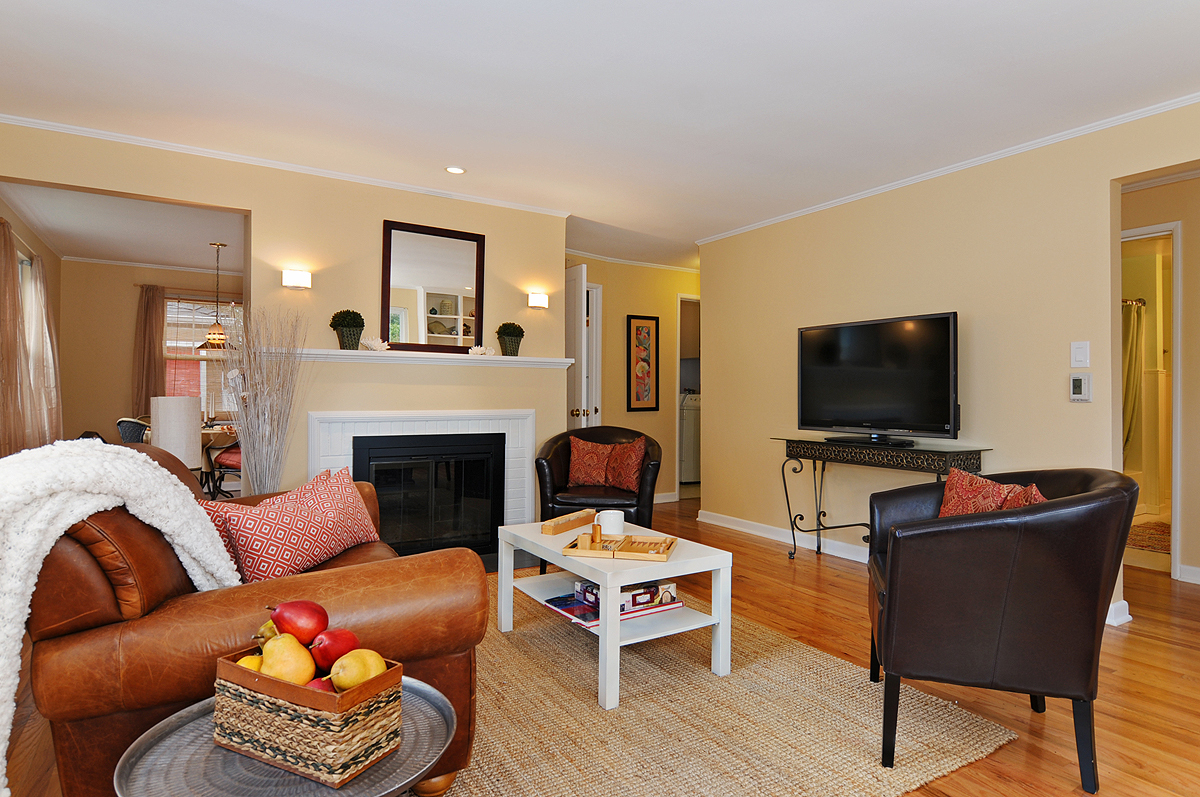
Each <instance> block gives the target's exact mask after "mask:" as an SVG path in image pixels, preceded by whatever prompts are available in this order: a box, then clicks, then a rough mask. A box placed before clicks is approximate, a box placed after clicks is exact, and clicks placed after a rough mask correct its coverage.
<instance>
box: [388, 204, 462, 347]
mask: <svg viewBox="0 0 1200 797" xmlns="http://www.w3.org/2000/svg"><path fill="white" fill-rule="evenodd" d="M381 294H382V301H381V309H382V312H381V314H380V318H381V319H382V323H381V325H380V326H381V329H380V333H379V337H381V338H382V339H383V340H385V341H387V344H388V348H390V349H397V350H402V351H442V352H455V353H464V354H465V353H466V352H467V350H468V349H469V348H470V347H471V346H478V345H480V342H481V341H482V340H483V332H482V328H481V325H482V324H483V235H482V233H474V232H462V231H461V230H446V229H443V228H441V227H427V226H425V225H423V224H409V223H407V222H403V221H385V222H384V223H383V282H382V290H381Z"/></svg>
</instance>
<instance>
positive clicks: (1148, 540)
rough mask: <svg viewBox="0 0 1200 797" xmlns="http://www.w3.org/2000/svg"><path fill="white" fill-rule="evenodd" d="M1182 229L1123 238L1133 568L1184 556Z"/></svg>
mask: <svg viewBox="0 0 1200 797" xmlns="http://www.w3.org/2000/svg"><path fill="white" fill-rule="evenodd" d="M1179 226H1180V225H1179V224H1178V223H1175V224H1167V225H1156V226H1154V227H1145V228H1140V229H1136V230H1127V231H1125V232H1123V233H1122V235H1121V332H1122V337H1121V340H1122V351H1121V366H1122V368H1121V397H1122V398H1121V408H1122V443H1123V450H1122V455H1123V456H1122V461H1123V469H1124V471H1125V473H1126V475H1128V476H1130V477H1131V478H1133V479H1134V480H1136V481H1137V483H1138V486H1139V488H1140V490H1139V496H1138V507H1137V514H1136V515H1135V517H1134V520H1133V528H1132V530H1131V531H1130V536H1129V542H1128V545H1127V547H1126V555H1125V562H1126V564H1130V565H1134V566H1136V567H1145V568H1149V569H1153V570H1160V571H1164V572H1171V571H1172V569H1173V567H1172V564H1173V560H1174V559H1175V557H1176V555H1177V552H1178V530H1177V529H1175V528H1174V527H1173V524H1172V511H1171V501H1172V497H1173V494H1174V488H1175V485H1174V482H1175V474H1176V472H1177V468H1178V464H1177V462H1176V457H1175V452H1176V449H1177V445H1176V441H1175V426H1176V423H1175V420H1174V412H1173V410H1174V407H1175V406H1176V403H1177V395H1176V394H1177V390H1176V386H1175V381H1176V380H1175V379H1174V375H1175V373H1176V371H1177V365H1176V351H1177V349H1178V335H1179V332H1178V329H1179V318H1178V313H1179V306H1178V301H1177V297H1178V296H1179V280H1178V276H1179V273H1180V271H1181V268H1180V264H1179Z"/></svg>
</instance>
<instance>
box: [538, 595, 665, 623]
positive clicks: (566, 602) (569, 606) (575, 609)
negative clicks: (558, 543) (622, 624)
mask: <svg viewBox="0 0 1200 797" xmlns="http://www.w3.org/2000/svg"><path fill="white" fill-rule="evenodd" d="M543 602H544V603H545V604H546V605H547V606H549V607H550V608H551V609H553V610H554V611H556V612H558V613H559V614H561V615H563V616H564V617H567V618H569V619H570V620H571V622H573V623H578V624H579V625H581V626H583V627H584V628H597V627H599V625H600V610H599V609H598V608H596V607H595V606H589V605H588V604H586V603H584V602H583V601H581V600H579V599H578V598H576V597H575V595H574V594H570V595H559V596H558V597H557V598H547V599H546V600H545V601H543ZM682 606H683V599H681V598H679V597H678V596H676V598H675V600H673V601H671V602H670V603H659V604H655V605H653V606H644V607H642V608H639V609H630V610H629V611H627V612H621V619H622V620H628V619H629V618H631V617H643V616H645V615H648V614H658V613H659V612H668V611H671V610H672V609H678V608H680V607H682Z"/></svg>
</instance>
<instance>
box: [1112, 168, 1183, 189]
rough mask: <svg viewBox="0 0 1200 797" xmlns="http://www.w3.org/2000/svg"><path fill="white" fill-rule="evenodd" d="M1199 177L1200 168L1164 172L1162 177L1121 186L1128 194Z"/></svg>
mask: <svg viewBox="0 0 1200 797" xmlns="http://www.w3.org/2000/svg"><path fill="white" fill-rule="evenodd" d="M1197 177H1200V169H1189V170H1188V171H1186V172H1178V173H1176V174H1164V175H1163V176H1162V177H1151V178H1150V179H1149V180H1139V181H1138V182H1136V183H1129V184H1127V185H1123V186H1121V193H1122V194H1128V193H1129V192H1130V191H1141V190H1142V189H1143V188H1157V187H1158V186H1160V185H1170V184H1171V183H1181V182H1183V181H1184V180H1194V179H1196V178H1197Z"/></svg>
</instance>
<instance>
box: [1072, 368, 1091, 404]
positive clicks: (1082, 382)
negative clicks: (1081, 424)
mask: <svg viewBox="0 0 1200 797" xmlns="http://www.w3.org/2000/svg"><path fill="white" fill-rule="evenodd" d="M1069 398H1070V399H1071V401H1079V402H1086V401H1091V400H1092V375H1091V374H1089V373H1086V372H1085V373H1081V374H1071V384H1070V394H1069Z"/></svg>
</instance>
